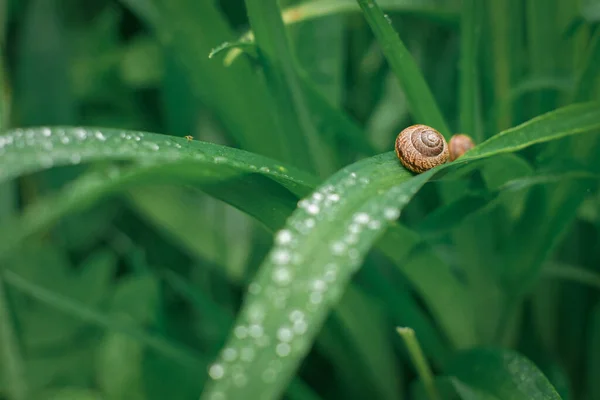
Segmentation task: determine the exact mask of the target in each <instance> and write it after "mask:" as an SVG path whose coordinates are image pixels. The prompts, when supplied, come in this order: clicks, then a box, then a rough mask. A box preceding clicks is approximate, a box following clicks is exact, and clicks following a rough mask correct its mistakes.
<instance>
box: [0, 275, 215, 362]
mask: <svg viewBox="0 0 600 400" xmlns="http://www.w3.org/2000/svg"><path fill="white" fill-rule="evenodd" d="M1 274H2V276H3V278H4V279H5V281H6V283H8V284H9V285H11V286H12V287H14V288H15V289H18V290H19V291H21V292H23V293H26V294H28V295H29V296H31V297H33V298H36V299H38V300H40V301H43V302H44V303H47V304H48V305H50V306H52V307H55V308H56V309H58V310H61V311H63V312H65V313H67V314H70V315H73V316H75V317H77V318H79V319H81V320H83V321H86V322H88V323H90V324H94V325H97V326H99V327H102V328H103V329H107V330H111V331H115V332H121V333H124V334H126V335H128V336H131V337H133V338H135V339H137V340H138V341H139V342H140V343H143V344H145V345H146V346H148V348H151V349H153V350H155V351H156V352H158V353H160V354H162V355H164V356H165V357H170V358H172V359H173V360H175V361H178V362H179V363H181V364H182V365H187V366H190V367H196V368H202V366H203V365H206V361H205V360H204V359H202V358H200V356H198V355H194V351H193V350H191V349H187V348H183V347H181V346H179V345H176V344H174V343H171V342H169V341H168V340H166V339H164V338H162V337H159V336H157V335H151V334H149V333H146V332H144V331H142V330H140V329H138V328H136V327H135V326H134V325H131V324H128V323H124V322H122V321H119V320H118V319H116V318H111V317H109V316H106V315H104V314H101V313H100V312H98V311H96V310H93V309H91V308H89V307H88V306H86V305H84V304H82V303H79V302H78V301H75V300H73V299H70V298H67V297H65V296H63V295H61V294H58V293H54V292H52V291H51V290H48V289H46V288H44V287H42V286H40V285H38V284H36V283H33V282H30V281H28V280H27V279H25V278H23V277H21V276H20V275H18V274H17V273H15V272H13V271H10V270H4V271H2V272H1Z"/></svg>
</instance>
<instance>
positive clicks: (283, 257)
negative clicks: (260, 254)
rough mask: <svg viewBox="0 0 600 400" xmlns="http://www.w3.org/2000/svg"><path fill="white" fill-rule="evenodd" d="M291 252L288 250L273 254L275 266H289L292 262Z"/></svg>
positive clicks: (277, 251)
mask: <svg viewBox="0 0 600 400" xmlns="http://www.w3.org/2000/svg"><path fill="white" fill-rule="evenodd" d="M290 258H291V255H290V252H289V251H287V250H281V249H280V250H276V251H275V252H274V253H273V256H272V259H273V262H274V263H275V264H287V263H289V262H290Z"/></svg>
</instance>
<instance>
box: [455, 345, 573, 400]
mask: <svg viewBox="0 0 600 400" xmlns="http://www.w3.org/2000/svg"><path fill="white" fill-rule="evenodd" d="M446 373H447V374H448V375H450V376H454V377H456V378H457V379H458V380H459V381H460V382H461V383H463V384H465V385H467V386H468V387H469V388H470V389H472V390H473V389H474V390H475V391H478V392H479V391H480V392H483V393H484V394H485V395H486V397H484V398H488V396H489V398H492V399H494V398H497V399H511V400H560V399H561V397H560V395H559V394H558V393H557V392H556V389H555V388H554V387H553V386H552V384H551V383H550V381H549V380H548V379H547V378H546V377H545V376H544V375H543V374H542V373H541V372H540V371H539V370H538V369H537V367H536V366H535V365H534V364H533V363H532V362H531V361H529V360H528V359H526V358H525V357H523V356H521V355H520V354H518V353H516V352H513V351H509V350H499V349H487V348H485V349H473V350H468V351H465V352H463V353H459V354H458V355H457V356H456V358H455V359H454V360H452V361H451V363H450V365H449V366H448V369H447V371H446ZM476 398H479V397H476Z"/></svg>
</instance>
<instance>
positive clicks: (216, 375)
mask: <svg viewBox="0 0 600 400" xmlns="http://www.w3.org/2000/svg"><path fill="white" fill-rule="evenodd" d="M208 374H209V375H210V377H211V378H213V379H215V380H216V379H221V378H222V377H223V375H225V368H223V366H222V365H221V364H213V365H211V366H210V368H209V369H208Z"/></svg>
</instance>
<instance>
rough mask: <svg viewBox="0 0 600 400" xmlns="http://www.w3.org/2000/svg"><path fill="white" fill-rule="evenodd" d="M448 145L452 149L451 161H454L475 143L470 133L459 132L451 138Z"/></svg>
mask: <svg viewBox="0 0 600 400" xmlns="http://www.w3.org/2000/svg"><path fill="white" fill-rule="evenodd" d="M448 147H449V149H450V161H454V160H456V159H457V158H458V157H460V156H462V155H463V154H465V153H466V152H467V151H469V150H471V149H472V148H473V147H475V143H473V139H471V137H470V136H469V135H465V134H463V133H459V134H456V135H454V136H452V137H451V138H450V143H449V144H448Z"/></svg>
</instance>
